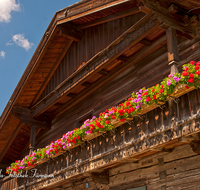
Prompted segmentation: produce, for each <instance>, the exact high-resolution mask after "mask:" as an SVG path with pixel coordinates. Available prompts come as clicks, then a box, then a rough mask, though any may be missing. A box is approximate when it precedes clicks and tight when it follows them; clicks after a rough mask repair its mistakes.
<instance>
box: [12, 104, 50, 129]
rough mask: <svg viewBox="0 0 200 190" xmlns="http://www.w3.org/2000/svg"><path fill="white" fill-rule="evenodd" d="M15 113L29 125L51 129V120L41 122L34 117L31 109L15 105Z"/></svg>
mask: <svg viewBox="0 0 200 190" xmlns="http://www.w3.org/2000/svg"><path fill="white" fill-rule="evenodd" d="M13 115H14V116H15V117H17V118H19V119H20V121H21V122H22V123H24V124H26V125H29V126H37V127H40V128H43V129H50V127H51V124H50V123H49V122H41V121H38V120H35V119H34V118H33V117H32V114H31V111H30V110H29V109H25V108H20V107H16V106H14V107H13Z"/></svg>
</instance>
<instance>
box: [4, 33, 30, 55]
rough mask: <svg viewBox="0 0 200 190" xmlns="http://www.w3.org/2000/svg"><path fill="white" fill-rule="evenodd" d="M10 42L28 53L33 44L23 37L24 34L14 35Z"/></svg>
mask: <svg viewBox="0 0 200 190" xmlns="http://www.w3.org/2000/svg"><path fill="white" fill-rule="evenodd" d="M12 40H13V42H14V43H15V44H17V45H18V46H20V47H22V48H24V49H25V50H26V51H28V50H29V49H30V48H31V46H33V45H34V44H33V43H31V42H29V41H28V39H26V38H25V37H24V34H15V35H14V36H13V37H12ZM6 45H12V43H10V42H8V43H7V44H6Z"/></svg>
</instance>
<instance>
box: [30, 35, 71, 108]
mask: <svg viewBox="0 0 200 190" xmlns="http://www.w3.org/2000/svg"><path fill="white" fill-rule="evenodd" d="M72 43H73V40H71V39H70V40H69V41H68V42H67V44H66V45H65V47H64V48H63V50H62V52H61V53H60V55H59V57H58V58H57V60H56V62H55V63H54V65H53V67H52V68H51V71H50V72H49V74H48V76H47V77H46V80H45V81H44V82H43V84H42V86H41V87H40V89H39V91H38V93H37V95H36V96H35V98H34V100H33V102H32V104H31V105H34V104H35V103H36V102H37V100H38V99H39V97H40V95H41V94H42V92H43V90H44V89H45V88H46V86H47V84H48V82H49V81H50V79H51V77H52V76H53V74H54V73H55V71H56V69H57V68H58V66H59V64H60V62H61V61H62V59H63V57H64V56H65V54H66V52H67V51H68V50H69V48H70V47H71V45H72Z"/></svg>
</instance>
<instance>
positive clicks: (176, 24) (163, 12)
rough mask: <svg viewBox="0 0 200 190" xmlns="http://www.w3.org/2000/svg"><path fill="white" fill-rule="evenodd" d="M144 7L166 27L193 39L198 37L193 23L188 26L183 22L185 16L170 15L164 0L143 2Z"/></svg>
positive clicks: (145, 0) (144, 0) (146, 0)
mask: <svg viewBox="0 0 200 190" xmlns="http://www.w3.org/2000/svg"><path fill="white" fill-rule="evenodd" d="M143 3H144V5H145V6H146V7H147V8H149V9H151V10H152V11H153V12H154V13H155V15H156V17H157V18H158V19H159V20H161V21H163V22H164V23H165V24H166V25H168V26H171V27H173V28H174V29H176V30H179V31H181V32H183V33H186V34H188V35H190V36H191V37H193V38H194V37H196V35H197V33H196V28H195V27H193V25H192V24H191V23H188V25H186V24H185V23H184V22H182V21H183V19H184V16H183V15H181V14H178V13H177V14H174V15H173V14H170V13H169V10H168V8H166V3H165V2H163V1H162V0H157V1H149V0H143Z"/></svg>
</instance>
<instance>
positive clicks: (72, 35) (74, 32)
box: [58, 23, 82, 42]
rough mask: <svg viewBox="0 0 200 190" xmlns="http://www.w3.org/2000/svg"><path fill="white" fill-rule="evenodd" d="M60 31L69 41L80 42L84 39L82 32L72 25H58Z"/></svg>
mask: <svg viewBox="0 0 200 190" xmlns="http://www.w3.org/2000/svg"><path fill="white" fill-rule="evenodd" d="M58 29H59V32H60V35H61V36H64V37H66V38H68V39H71V40H74V41H76V42H79V41H80V40H81V38H82V31H81V30H80V29H79V28H77V27H76V26H74V25H72V24H69V23H64V24H61V25H58Z"/></svg>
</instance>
